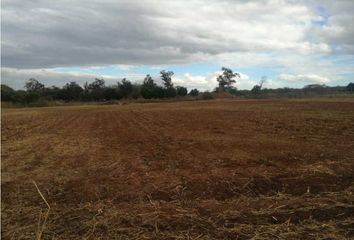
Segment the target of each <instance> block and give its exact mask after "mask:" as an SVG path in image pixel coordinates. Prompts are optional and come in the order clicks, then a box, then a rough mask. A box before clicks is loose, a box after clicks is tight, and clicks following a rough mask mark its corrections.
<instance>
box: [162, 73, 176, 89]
mask: <svg viewBox="0 0 354 240" xmlns="http://www.w3.org/2000/svg"><path fill="white" fill-rule="evenodd" d="M160 74H161V79H162V81H163V85H164V86H165V88H172V87H173V83H172V76H173V74H174V73H173V72H172V71H165V70H162V71H161V72H160Z"/></svg>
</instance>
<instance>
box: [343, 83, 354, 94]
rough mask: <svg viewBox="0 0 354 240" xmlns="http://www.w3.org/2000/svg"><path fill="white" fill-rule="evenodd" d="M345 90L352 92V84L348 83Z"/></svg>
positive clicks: (353, 88) (353, 85) (353, 87)
mask: <svg viewBox="0 0 354 240" xmlns="http://www.w3.org/2000/svg"><path fill="white" fill-rule="evenodd" d="M345 90H347V91H349V92H354V83H349V84H348V86H346V87H345Z"/></svg>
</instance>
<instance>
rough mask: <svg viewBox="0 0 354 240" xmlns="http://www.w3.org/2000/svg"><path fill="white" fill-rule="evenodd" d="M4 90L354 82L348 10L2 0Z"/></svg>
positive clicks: (334, 5) (278, 0)
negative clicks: (101, 84) (226, 78)
mask: <svg viewBox="0 0 354 240" xmlns="http://www.w3.org/2000/svg"><path fill="white" fill-rule="evenodd" d="M1 2H2V3H1V4H2V6H1V82H2V84H7V85H9V86H11V87H13V88H15V89H22V88H23V87H24V84H25V82H26V81H27V80H28V79H29V78H32V77H34V78H36V79H37V80H39V81H40V82H42V83H44V84H45V85H46V86H51V85H56V86H63V85H64V84H65V83H67V82H70V81H76V82H78V83H79V84H84V83H85V82H86V81H87V82H91V81H93V80H94V78H96V77H98V78H104V79H105V80H106V84H108V85H113V84H116V82H117V81H118V80H120V79H122V78H123V77H126V78H127V79H129V80H131V81H133V82H142V80H143V78H144V76H145V75H146V74H150V75H151V76H153V78H154V79H155V80H156V81H157V82H159V81H160V80H159V71H160V70H162V69H166V70H172V71H174V73H175V75H174V76H173V82H174V84H175V85H182V86H186V87H187V88H189V89H192V88H198V89H199V90H213V89H214V88H215V87H216V85H217V82H216V77H217V76H218V75H219V74H220V69H221V67H222V66H225V67H229V68H231V69H232V70H233V71H235V72H238V73H240V75H241V77H240V79H238V80H237V83H236V85H235V87H237V88H238V89H250V88H252V86H254V85H255V84H257V83H258V82H259V81H260V79H261V78H262V77H263V76H266V77H267V81H266V83H265V84H264V87H266V88H279V87H297V88H298V87H303V86H304V85H307V84H326V85H329V86H337V85H347V84H348V83H349V82H354V24H353V23H354V14H353V12H354V1H353V0H336V1H332V0H298V1H295V0H255V1H251V0H243V1H241V0H239V1H238V0H176V1H165V0H76V1H72V0H56V1H48V0H2V1H1Z"/></svg>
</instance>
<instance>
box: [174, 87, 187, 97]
mask: <svg viewBox="0 0 354 240" xmlns="http://www.w3.org/2000/svg"><path fill="white" fill-rule="evenodd" d="M176 91H177V95H178V96H181V97H183V96H186V95H187V93H188V90H187V88H185V87H181V86H177V87H176Z"/></svg>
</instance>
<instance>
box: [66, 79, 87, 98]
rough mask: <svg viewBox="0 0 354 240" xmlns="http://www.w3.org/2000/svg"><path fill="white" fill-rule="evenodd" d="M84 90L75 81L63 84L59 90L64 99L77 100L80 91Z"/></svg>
mask: <svg viewBox="0 0 354 240" xmlns="http://www.w3.org/2000/svg"><path fill="white" fill-rule="evenodd" d="M83 91H84V90H83V89H82V87H81V86H80V85H79V84H77V83H76V82H70V83H67V84H65V86H64V87H63V89H62V90H61V97H62V99H63V100H65V101H78V100H80V99H81V95H82V92H83Z"/></svg>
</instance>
